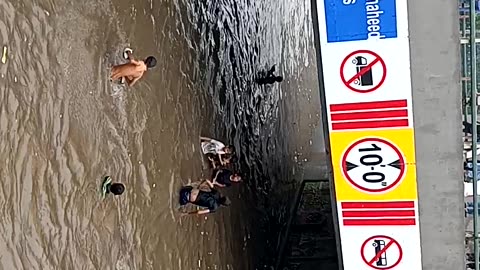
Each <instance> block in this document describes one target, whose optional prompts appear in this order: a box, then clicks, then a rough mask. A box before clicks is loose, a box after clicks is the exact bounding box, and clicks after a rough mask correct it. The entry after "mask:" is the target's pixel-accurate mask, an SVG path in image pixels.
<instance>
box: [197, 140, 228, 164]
mask: <svg viewBox="0 0 480 270" xmlns="http://www.w3.org/2000/svg"><path fill="white" fill-rule="evenodd" d="M200 144H201V147H202V152H203V154H204V155H206V156H207V157H208V159H209V160H210V161H211V162H212V165H213V167H216V163H215V156H218V161H219V162H220V165H221V166H225V165H226V164H228V163H229V162H230V161H231V160H230V159H231V157H232V156H233V155H234V154H235V147H234V146H233V145H225V144H224V143H222V142H220V141H217V140H215V139H212V138H208V137H200Z"/></svg>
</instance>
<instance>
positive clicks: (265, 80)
mask: <svg viewBox="0 0 480 270" xmlns="http://www.w3.org/2000/svg"><path fill="white" fill-rule="evenodd" d="M274 72H275V65H273V66H272V68H270V70H269V71H268V72H267V73H266V74H262V76H260V77H258V78H256V79H255V82H256V83H258V84H260V85H263V84H274V83H276V82H282V81H283V77H282V76H276V75H275V74H274Z"/></svg>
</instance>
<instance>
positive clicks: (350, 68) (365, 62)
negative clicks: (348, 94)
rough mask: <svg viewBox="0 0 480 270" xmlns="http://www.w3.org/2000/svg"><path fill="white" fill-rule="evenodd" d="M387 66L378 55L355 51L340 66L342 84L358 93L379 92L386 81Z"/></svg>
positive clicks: (370, 52) (366, 51)
mask: <svg viewBox="0 0 480 270" xmlns="http://www.w3.org/2000/svg"><path fill="white" fill-rule="evenodd" d="M386 76H387V66H386V65H385V62H384V61H383V59H382V58H381V57H380V56H379V55H378V54H376V53H374V52H372V51H368V50H359V51H354V52H352V53H351V54H349V55H348V56H347V57H345V59H343V62H342V64H341V66H340V77H341V79H342V82H343V83H344V84H345V86H347V87H348V88H349V89H350V90H352V91H355V92H357V93H369V92H372V91H375V90H377V89H378V88H379V87H380V86H381V85H382V84H383V82H384V81H385V78H386Z"/></svg>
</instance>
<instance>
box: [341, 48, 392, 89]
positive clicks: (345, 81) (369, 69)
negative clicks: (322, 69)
mask: <svg viewBox="0 0 480 270" xmlns="http://www.w3.org/2000/svg"><path fill="white" fill-rule="evenodd" d="M362 54H363V55H370V56H373V57H374V60H373V61H370V63H368V65H366V66H364V67H363V68H362V69H361V70H360V71H358V72H357V73H356V74H355V75H354V76H353V77H350V76H349V78H345V65H346V64H347V61H348V60H349V59H350V58H351V57H352V56H354V55H362ZM374 65H381V67H382V69H383V74H382V77H381V78H380V81H379V82H377V83H375V84H374V85H373V86H372V88H368V89H358V88H355V87H353V86H352V84H353V83H354V82H355V81H358V80H359V78H360V77H361V76H363V75H364V74H365V73H367V72H372V68H373V66H374ZM386 77H387V66H386V65H385V61H383V59H382V58H381V57H380V55H378V54H376V53H374V52H372V51H369V50H358V51H354V52H352V53H351V54H349V55H347V57H345V59H343V61H342V64H341V65H340V78H341V79H342V82H343V84H345V86H347V87H348V88H349V89H350V90H352V91H355V92H357V93H362V94H364V93H369V92H373V91H375V90H377V89H378V88H379V87H380V86H382V84H383V82H385V78H386Z"/></svg>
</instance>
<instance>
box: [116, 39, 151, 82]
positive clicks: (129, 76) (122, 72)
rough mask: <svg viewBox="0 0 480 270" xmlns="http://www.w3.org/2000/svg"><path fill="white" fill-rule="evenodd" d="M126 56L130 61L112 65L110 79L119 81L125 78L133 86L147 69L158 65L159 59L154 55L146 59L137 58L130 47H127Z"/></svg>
mask: <svg viewBox="0 0 480 270" xmlns="http://www.w3.org/2000/svg"><path fill="white" fill-rule="evenodd" d="M124 57H125V58H126V59H127V60H128V63H126V64H122V65H117V66H114V67H112V71H111V75H110V79H111V80H112V81H117V80H119V79H122V78H123V79H125V81H126V82H127V84H128V86H133V85H134V84H135V83H136V82H137V81H138V80H140V78H142V76H143V74H144V73H145V71H147V70H148V69H151V68H153V67H155V66H156V65H157V59H155V57H153V56H149V57H147V58H145V59H144V60H135V59H134V58H133V56H132V50H131V49H129V48H127V49H125V52H124Z"/></svg>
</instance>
